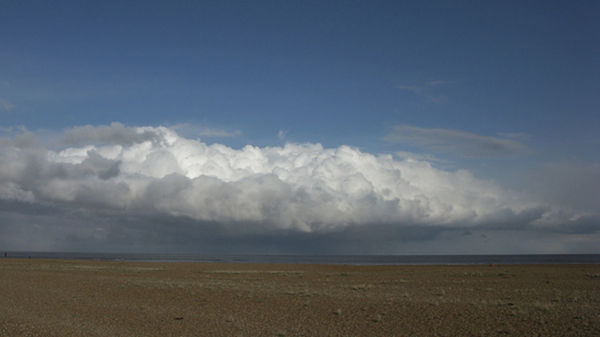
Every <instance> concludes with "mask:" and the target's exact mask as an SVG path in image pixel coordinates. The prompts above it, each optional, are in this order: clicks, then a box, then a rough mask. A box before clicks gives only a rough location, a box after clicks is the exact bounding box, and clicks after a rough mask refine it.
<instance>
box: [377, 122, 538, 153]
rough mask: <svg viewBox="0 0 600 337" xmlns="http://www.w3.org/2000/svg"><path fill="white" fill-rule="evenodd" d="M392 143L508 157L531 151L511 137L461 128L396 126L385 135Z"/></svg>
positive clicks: (441, 150) (450, 151) (436, 149)
mask: <svg viewBox="0 0 600 337" xmlns="http://www.w3.org/2000/svg"><path fill="white" fill-rule="evenodd" d="M385 138H386V140H388V141H390V142H398V143H408V144H411V145H416V146H419V147H422V148H425V149H427V150H430V151H434V152H438V153H454V154H459V155H463V156H472V157H479V156H506V155H513V154H523V153H527V152H529V151H530V150H529V149H528V148H527V146H525V145H524V144H522V143H520V142H518V141H516V140H514V139H509V138H501V137H489V136H482V135H478V134H474V133H470V132H466V131H461V130H452V129H441V128H421V127H416V126H411V125H397V126H395V127H394V128H393V130H392V132H390V133H389V134H388V135H386V137H385Z"/></svg>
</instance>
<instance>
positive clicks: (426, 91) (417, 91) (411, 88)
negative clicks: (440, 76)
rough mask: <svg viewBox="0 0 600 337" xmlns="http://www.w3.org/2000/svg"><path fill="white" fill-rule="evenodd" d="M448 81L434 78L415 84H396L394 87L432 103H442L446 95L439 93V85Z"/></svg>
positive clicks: (446, 98)
mask: <svg viewBox="0 0 600 337" xmlns="http://www.w3.org/2000/svg"><path fill="white" fill-rule="evenodd" d="M449 83H450V82H448V81H444V80H434V81H429V82H424V83H417V84H403V85H398V86H396V88H398V89H400V90H404V91H407V92H410V93H412V94H414V95H417V96H419V97H422V98H425V99H427V100H428V101H431V102H434V103H443V102H445V101H447V100H448V96H446V95H445V94H442V93H440V90H439V87H441V86H444V85H447V84H449Z"/></svg>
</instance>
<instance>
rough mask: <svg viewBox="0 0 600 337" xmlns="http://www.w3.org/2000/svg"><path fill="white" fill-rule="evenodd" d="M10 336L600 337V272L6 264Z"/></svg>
mask: <svg viewBox="0 0 600 337" xmlns="http://www.w3.org/2000/svg"><path fill="white" fill-rule="evenodd" d="M0 336H600V265H504V266H494V267H491V266H487V265H486V266H340V265H274V264H217V263H136V262H97V261H64V260H36V259H31V260H19V259H0Z"/></svg>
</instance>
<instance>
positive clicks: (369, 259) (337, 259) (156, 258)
mask: <svg viewBox="0 0 600 337" xmlns="http://www.w3.org/2000/svg"><path fill="white" fill-rule="evenodd" d="M6 253H7V254H6V255H7V258H36V259H76V260H101V261H144V262H221V263H223V262H224V263H286V264H294V263H314V264H348V265H433V264H443V265H452V264H492V263H493V264H600V254H543V255H356V256H351V255H192V254H133V253H74V252H6ZM2 255H4V252H2Z"/></svg>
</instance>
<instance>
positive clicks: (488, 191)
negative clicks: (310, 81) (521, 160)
mask: <svg viewBox="0 0 600 337" xmlns="http://www.w3.org/2000/svg"><path fill="white" fill-rule="evenodd" d="M65 138H66V139H67V141H68V144H80V145H77V146H66V147H64V148H63V149H61V150H58V151H51V150H47V149H44V148H41V147H33V148H31V147H30V148H21V147H19V146H18V144H17V143H16V142H13V143H10V144H5V145H4V146H3V147H2V148H1V149H0V151H1V155H2V158H3V160H2V162H1V163H0V198H1V199H4V200H15V201H24V200H25V201H28V202H39V203H51V204H56V205H60V206H61V207H67V208H69V207H74V208H77V209H88V210H90V211H96V210H98V209H105V210H110V211H111V212H116V213H119V214H124V215H126V214H148V215H152V214H154V215H164V216H183V217H187V218H190V219H194V220H197V221H203V222H212V223H217V224H220V225H221V226H224V227H225V228H229V229H231V230H243V231H253V230H259V231H264V230H267V231H268V230H294V231H300V232H322V233H326V232H330V231H337V230H342V229H344V228H348V227H353V226H359V227H365V226H371V225H378V226H381V225H385V226H396V227H397V226H400V227H402V226H415V225H419V226H447V227H456V226H459V227H461V226H465V227H467V226H485V225H488V224H491V225H496V224H498V223H502V222H507V223H516V222H518V221H524V223H522V225H523V226H525V225H528V224H530V223H533V222H534V221H536V220H539V218H541V217H542V215H540V214H539V213H540V212H539V209H540V205H539V204H538V203H536V202H532V201H528V200H526V199H524V198H523V197H521V196H519V195H516V194H514V193H511V192H510V191H506V190H504V189H502V188H501V187H499V186H497V185H494V184H492V183H489V182H486V181H482V180H479V179H477V178H475V177H474V176H472V175H471V174H470V173H469V172H467V171H462V170H459V171H444V170H440V169H437V168H434V167H432V166H431V165H430V164H429V163H428V162H426V161H422V160H417V159H414V158H413V159H411V160H401V161H399V160H395V159H394V158H393V157H392V156H391V155H379V156H375V155H372V154H369V153H364V152H361V151H359V150H358V149H355V148H351V147H348V146H341V147H338V148H329V149H327V148H323V147H322V146H321V145H319V144H286V145H285V146H283V147H264V148H259V147H255V146H251V145H247V146H245V147H244V148H242V149H239V150H236V149H233V148H230V147H227V146H224V145H221V144H212V145H208V144H206V143H203V142H201V141H198V140H192V139H187V138H184V137H181V136H179V135H178V134H177V133H176V132H175V131H173V130H172V129H169V128H165V127H137V128H128V127H124V126H123V125H121V124H118V123H113V124H111V125H110V126H100V127H92V126H86V127H83V128H81V127H80V128H74V129H71V130H67V131H66V132H65ZM84 144H85V145H84ZM531 214H533V216H532V215H531ZM523 219H525V220H523Z"/></svg>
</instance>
